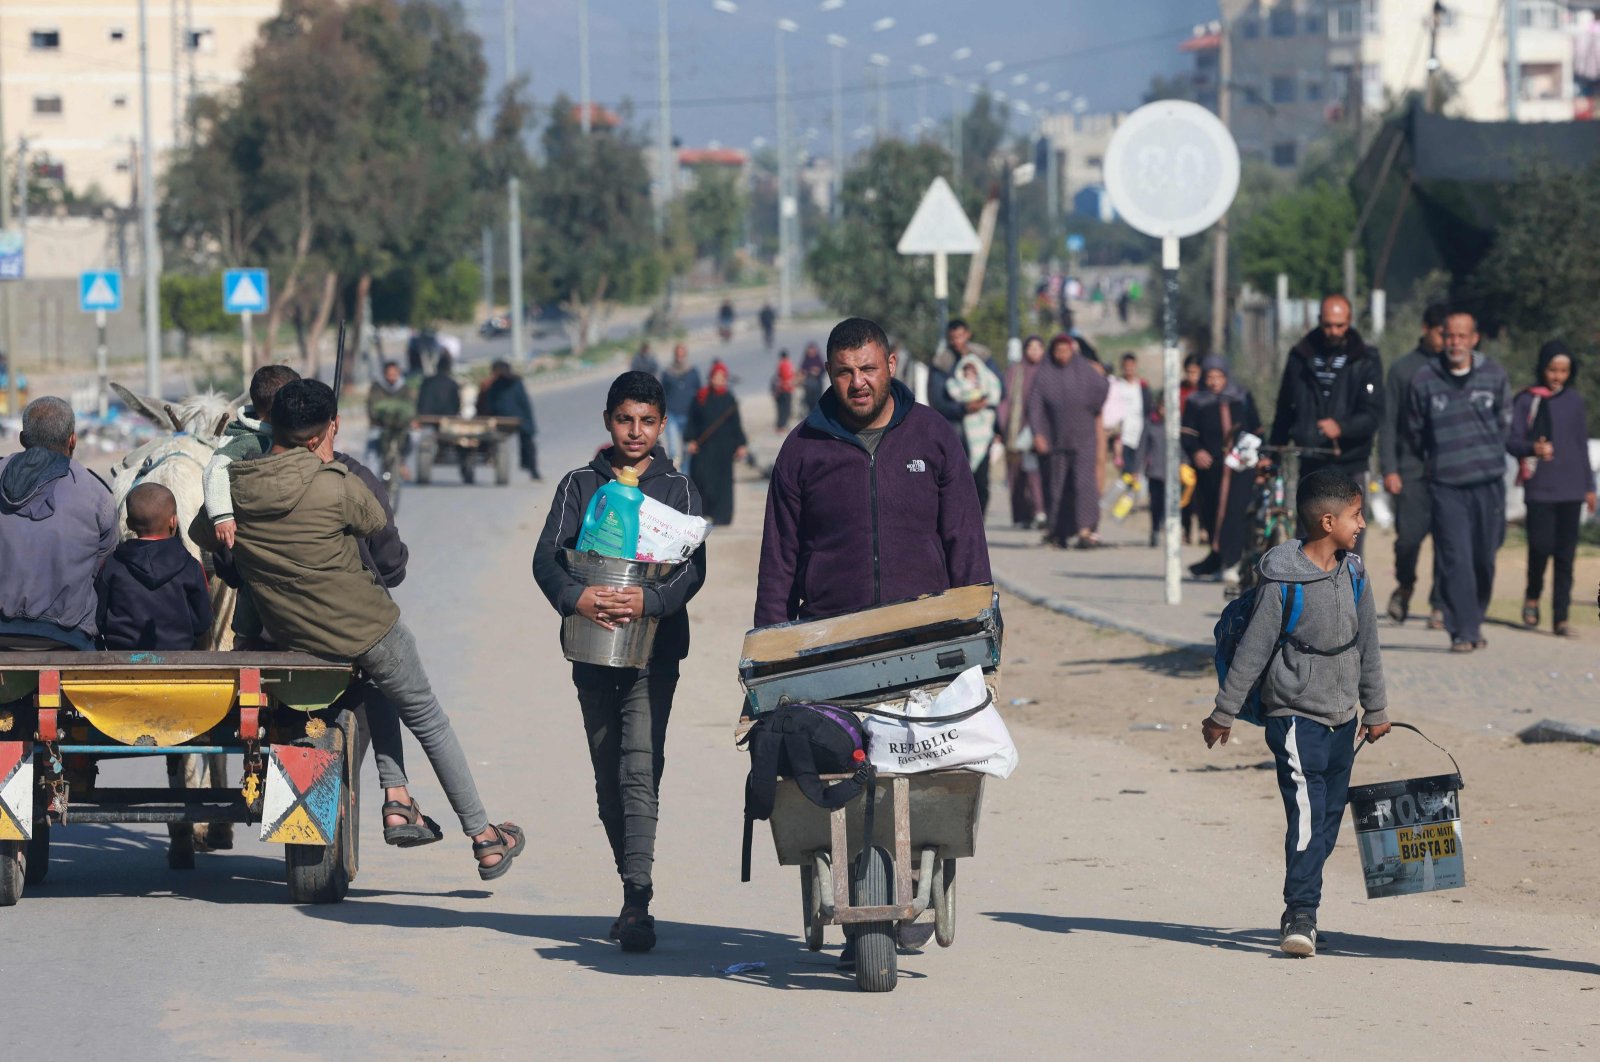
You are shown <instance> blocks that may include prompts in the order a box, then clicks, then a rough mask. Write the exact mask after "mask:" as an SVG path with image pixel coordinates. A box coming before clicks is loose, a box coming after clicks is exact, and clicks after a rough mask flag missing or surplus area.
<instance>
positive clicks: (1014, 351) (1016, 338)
mask: <svg viewBox="0 0 1600 1062" xmlns="http://www.w3.org/2000/svg"><path fill="white" fill-rule="evenodd" d="M1014 180H1015V171H1014V170H1013V169H1012V167H1011V163H1009V162H1008V163H1006V171H1005V175H1004V176H1003V177H1002V178H1001V185H1000V194H1001V195H1002V196H1004V197H1005V201H1004V203H1003V204H1002V209H1003V210H1004V211H1005V215H1006V326H1007V329H1008V332H1007V338H1006V359H1007V361H1021V360H1022V306H1021V303H1020V301H1019V295H1018V287H1019V281H1020V275H1021V273H1022V264H1021V262H1020V261H1019V259H1018V250H1017V191H1016V189H1015V188H1013V187H1012V184H1013V182H1014Z"/></svg>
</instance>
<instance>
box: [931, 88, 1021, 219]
mask: <svg viewBox="0 0 1600 1062" xmlns="http://www.w3.org/2000/svg"><path fill="white" fill-rule="evenodd" d="M1010 124H1011V108H1010V107H1008V106H1007V105H1006V104H1003V103H997V102H996V101H995V98H994V97H993V96H991V95H990V94H989V92H988V90H987V89H985V90H984V91H982V92H980V93H978V94H977V95H976V96H974V97H973V98H972V107H971V109H970V110H968V111H967V113H966V115H965V116H964V117H963V118H962V119H961V178H962V179H961V181H960V182H958V183H957V185H956V193H957V195H961V194H962V193H963V192H965V191H976V192H978V193H980V194H983V193H986V192H987V191H988V189H989V187H990V185H993V184H994V183H995V182H996V181H998V180H999V174H998V173H997V172H996V171H995V169H994V167H993V166H992V165H991V161H992V160H993V158H994V154H995V152H997V151H999V150H1000V145H1001V144H1003V143H1004V142H1005V138H1006V126H1008V125H1010ZM945 166H946V172H948V168H949V163H948V162H946V164H945ZM963 186H964V187H963ZM912 205H913V206H915V205H916V204H915V203H914V202H913V204H912Z"/></svg>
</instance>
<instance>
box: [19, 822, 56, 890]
mask: <svg viewBox="0 0 1600 1062" xmlns="http://www.w3.org/2000/svg"><path fill="white" fill-rule="evenodd" d="M48 873H50V823H49V822H36V823H34V824H33V839H32V840H30V841H29V842H28V848H27V852H26V859H25V860H24V862H23V868H22V878H23V881H24V882H25V883H26V884H28V885H37V884H39V882H41V881H43V880H44V876H45V875H46V874H48Z"/></svg>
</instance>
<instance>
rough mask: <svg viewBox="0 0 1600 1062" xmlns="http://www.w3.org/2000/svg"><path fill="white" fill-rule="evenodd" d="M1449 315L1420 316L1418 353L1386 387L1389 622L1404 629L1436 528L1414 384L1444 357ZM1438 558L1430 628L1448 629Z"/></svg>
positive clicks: (1399, 365)
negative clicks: (1420, 561)
mask: <svg viewBox="0 0 1600 1062" xmlns="http://www.w3.org/2000/svg"><path fill="white" fill-rule="evenodd" d="M1448 313H1449V311H1448V310H1446V309H1445V307H1444V306H1442V305H1440V304H1437V303H1436V304H1434V305H1432V306H1429V307H1428V308H1427V310H1425V311H1424V312H1423V314H1422V336H1421V338H1419V339H1418V340H1417V348H1416V349H1415V350H1413V351H1412V352H1411V353H1409V354H1407V355H1405V356H1404V357H1403V358H1401V359H1400V360H1399V361H1397V362H1395V363H1394V364H1393V365H1391V366H1389V379H1388V381H1387V383H1386V385H1385V388H1384V390H1385V392H1386V393H1385V395H1384V402H1383V427H1382V429H1381V430H1380V431H1379V433H1378V465H1379V468H1380V469H1381V470H1382V472H1383V489H1384V490H1386V491H1388V492H1389V497H1390V498H1391V499H1392V500H1393V504H1394V576H1395V581H1396V582H1397V583H1399V584H1400V585H1398V586H1396V587H1395V589H1394V593H1393V594H1391V595H1389V608H1388V612H1389V618H1390V619H1392V620H1394V621H1395V622H1396V623H1404V622H1405V621H1406V617H1407V616H1409V615H1410V614H1411V595H1412V594H1413V593H1414V592H1415V591H1416V586H1417V556H1418V555H1419V554H1420V553H1421V552H1422V540H1423V539H1425V538H1427V537H1428V531H1429V529H1430V528H1431V527H1432V526H1433V517H1432V514H1431V512H1430V511H1429V510H1430V509H1431V507H1432V502H1431V501H1430V500H1429V497H1428V483H1427V480H1425V479H1424V478H1423V463H1422V446H1421V443H1420V441H1419V440H1418V439H1417V437H1416V436H1415V435H1413V434H1412V433H1411V425H1410V423H1409V422H1408V415H1409V412H1410V409H1411V381H1412V380H1413V379H1415V378H1416V375H1417V373H1418V372H1420V371H1421V370H1423V369H1425V368H1427V367H1428V366H1429V365H1431V364H1433V362H1435V361H1437V360H1438V358H1439V355H1440V354H1441V353H1442V352H1443V351H1444V321H1445V317H1446V316H1447V315H1448ZM1438 560H1439V554H1438V551H1437V550H1435V551H1434V565H1433V579H1432V581H1431V585H1430V587H1429V590H1428V604H1429V605H1430V606H1431V610H1430V611H1431V614H1430V615H1429V617H1428V626H1429V627H1430V628H1433V629H1439V628H1442V627H1443V626H1444V615H1443V613H1442V612H1441V610H1440V605H1439V583H1440V579H1439V563H1438Z"/></svg>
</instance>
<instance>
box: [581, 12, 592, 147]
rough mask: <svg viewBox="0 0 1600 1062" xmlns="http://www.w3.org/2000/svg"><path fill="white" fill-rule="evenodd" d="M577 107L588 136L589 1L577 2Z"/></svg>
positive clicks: (589, 126) (589, 124) (589, 127)
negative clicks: (579, 109)
mask: <svg viewBox="0 0 1600 1062" xmlns="http://www.w3.org/2000/svg"><path fill="white" fill-rule="evenodd" d="M578 106H579V107H580V108H581V111H580V112H579V115H578V122H579V124H580V125H581V126H582V128H583V135H584V136H588V135H589V130H590V129H591V128H593V127H592V125H591V120H590V118H589V106H590V95H589V0H578Z"/></svg>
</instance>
